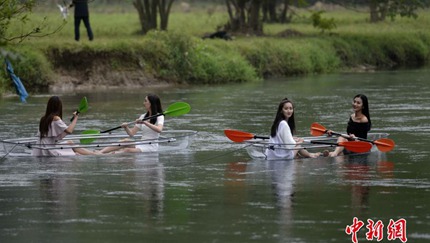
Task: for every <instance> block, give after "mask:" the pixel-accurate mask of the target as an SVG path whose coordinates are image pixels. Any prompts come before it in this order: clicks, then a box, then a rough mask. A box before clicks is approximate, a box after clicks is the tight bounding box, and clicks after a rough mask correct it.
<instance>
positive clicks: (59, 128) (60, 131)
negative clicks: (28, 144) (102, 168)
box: [31, 96, 98, 156]
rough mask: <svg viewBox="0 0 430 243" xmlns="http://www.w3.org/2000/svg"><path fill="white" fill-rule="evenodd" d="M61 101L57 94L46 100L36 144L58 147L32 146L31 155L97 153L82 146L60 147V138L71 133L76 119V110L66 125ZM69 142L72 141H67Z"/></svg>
mask: <svg viewBox="0 0 430 243" xmlns="http://www.w3.org/2000/svg"><path fill="white" fill-rule="evenodd" d="M62 116H63V103H62V102H61V99H60V98H59V97H58V96H52V97H51V98H49V100H48V104H47V106H46V112H45V115H44V116H43V117H42V118H40V123H39V132H38V134H37V136H38V138H39V139H38V142H37V145H38V146H40V147H43V146H45V147H58V149H38V148H33V150H32V152H31V154H32V155H33V156H67V155H76V154H81V155H91V154H98V153H97V152H94V151H90V150H88V149H84V148H73V149H70V148H69V149H61V146H59V144H61V142H62V141H61V140H62V139H63V138H64V137H65V136H67V135H68V134H71V133H73V130H74V129H75V126H76V123H77V121H78V114H77V112H74V113H73V120H72V123H71V124H70V125H69V126H67V125H66V124H65V123H64V122H63V120H62ZM69 143H72V142H71V141H69Z"/></svg>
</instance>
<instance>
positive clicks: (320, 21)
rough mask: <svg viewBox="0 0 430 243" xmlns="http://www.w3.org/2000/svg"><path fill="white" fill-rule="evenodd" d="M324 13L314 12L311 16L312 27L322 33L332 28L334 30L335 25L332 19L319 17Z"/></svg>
mask: <svg viewBox="0 0 430 243" xmlns="http://www.w3.org/2000/svg"><path fill="white" fill-rule="evenodd" d="M324 12H325V11H322V10H321V11H314V12H313V13H312V14H311V20H312V25H313V26H314V27H315V28H317V29H320V30H321V32H322V33H324V31H326V30H328V31H330V30H332V29H334V28H336V23H335V21H334V18H323V17H322V16H321V15H322V14H323V13H324Z"/></svg>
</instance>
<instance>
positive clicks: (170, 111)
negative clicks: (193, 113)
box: [163, 102, 191, 116]
mask: <svg viewBox="0 0 430 243" xmlns="http://www.w3.org/2000/svg"><path fill="white" fill-rule="evenodd" d="M190 110H191V106H190V105H189V104H188V103H185V102H176V103H173V104H171V105H169V107H167V110H166V111H164V112H163V114H164V115H169V116H181V115H185V114H187V113H188V112H190Z"/></svg>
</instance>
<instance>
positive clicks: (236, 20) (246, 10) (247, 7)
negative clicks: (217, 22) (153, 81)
mask: <svg viewBox="0 0 430 243" xmlns="http://www.w3.org/2000/svg"><path fill="white" fill-rule="evenodd" d="M261 4H262V0H226V5H227V12H228V15H229V18H230V19H229V22H228V23H227V24H226V25H225V30H226V31H231V32H239V33H244V34H252V35H261V34H262V33H263V25H262V23H261V20H260V9H261Z"/></svg>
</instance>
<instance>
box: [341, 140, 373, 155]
mask: <svg viewBox="0 0 430 243" xmlns="http://www.w3.org/2000/svg"><path fill="white" fill-rule="evenodd" d="M338 145H339V146H343V147H345V148H346V149H348V150H349V151H351V152H354V153H366V152H369V151H370V150H371V149H372V144H371V143H368V142H363V141H347V142H339V143H338Z"/></svg>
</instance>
